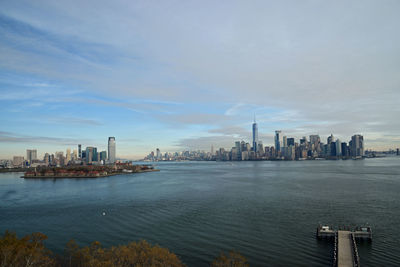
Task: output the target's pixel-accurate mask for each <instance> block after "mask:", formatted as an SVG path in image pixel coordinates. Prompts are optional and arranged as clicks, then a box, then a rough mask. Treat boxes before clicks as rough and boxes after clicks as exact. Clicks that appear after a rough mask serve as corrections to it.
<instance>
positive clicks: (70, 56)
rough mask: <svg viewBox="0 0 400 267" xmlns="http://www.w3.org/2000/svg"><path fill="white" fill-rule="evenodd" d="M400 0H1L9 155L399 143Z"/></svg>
mask: <svg viewBox="0 0 400 267" xmlns="http://www.w3.org/2000/svg"><path fill="white" fill-rule="evenodd" d="M399 12H400V1H397V0H393V1H391V0H383V1H382V0H375V1H370V0H362V1H361V0H360V1H351V0H350V1H349V0H346V1H340V0H339V1H319V0H315V1H307V0H304V1H297V0H292V1H288V0H282V1H188V0H185V1H183V0H182V1H169V0H166V1H151V0H146V1H128V0H127V1H121V0H117V1H115V0H114V1H103V0H96V1H81V0H80V1H75V0H70V1H51V0H48V1H42V0H35V1H24V0H19V1H15V0H0V112H1V116H0V158H12V156H15V155H21V156H24V155H26V149H37V150H38V154H39V156H42V155H44V153H45V152H49V153H54V152H55V151H65V150H66V149H67V148H72V149H74V148H76V147H77V144H82V146H83V147H86V146H97V147H98V148H99V149H100V150H102V149H104V150H105V149H106V147H107V140H108V137H109V136H115V137H116V144H117V157H119V158H126V159H139V158H143V157H144V156H145V155H147V154H148V153H149V152H150V151H152V150H155V149H156V148H160V150H161V151H162V152H165V151H170V152H174V151H182V150H186V149H190V150H206V151H209V150H210V149H211V145H213V146H214V147H215V148H219V147H225V148H230V147H232V146H233V142H234V141H235V140H245V141H249V142H250V141H251V124H252V123H253V118H254V115H256V120H257V123H258V127H259V138H260V140H261V141H262V142H263V144H264V145H272V144H273V133H274V131H275V130H282V132H283V134H284V135H287V136H292V137H295V138H297V139H298V138H300V137H302V136H309V135H310V134H319V135H320V136H321V138H322V139H323V141H325V140H326V139H325V138H326V137H327V136H328V135H330V134H331V133H332V134H333V135H334V136H335V137H337V138H340V140H341V141H348V140H350V138H351V135H354V134H362V135H364V140H365V141H364V142H365V146H366V148H369V149H377V150H383V149H388V148H396V147H400V135H399V133H400V120H399V118H398V116H399V115H400V105H399V103H400V51H399V47H400V34H399V28H400V16H399V15H398V14H399Z"/></svg>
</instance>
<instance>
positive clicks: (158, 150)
mask: <svg viewBox="0 0 400 267" xmlns="http://www.w3.org/2000/svg"><path fill="white" fill-rule="evenodd" d="M156 159H157V160H161V152H160V149H159V148H157V149H156Z"/></svg>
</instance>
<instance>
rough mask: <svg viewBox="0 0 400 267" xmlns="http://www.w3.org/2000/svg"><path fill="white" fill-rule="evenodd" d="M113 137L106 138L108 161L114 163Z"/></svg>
mask: <svg viewBox="0 0 400 267" xmlns="http://www.w3.org/2000/svg"><path fill="white" fill-rule="evenodd" d="M115 157H116V152H115V137H108V161H109V162H110V163H115Z"/></svg>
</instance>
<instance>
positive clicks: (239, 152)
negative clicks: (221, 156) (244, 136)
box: [232, 141, 242, 160]
mask: <svg viewBox="0 0 400 267" xmlns="http://www.w3.org/2000/svg"><path fill="white" fill-rule="evenodd" d="M235 148H236V150H235V151H236V155H235V157H236V158H237V160H241V159H242V147H241V145H240V141H236V142H235ZM232 154H233V152H232ZM233 156H234V155H232V157H233Z"/></svg>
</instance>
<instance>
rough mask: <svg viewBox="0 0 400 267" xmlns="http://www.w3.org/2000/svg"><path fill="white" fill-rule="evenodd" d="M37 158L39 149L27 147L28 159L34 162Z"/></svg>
mask: <svg viewBox="0 0 400 267" xmlns="http://www.w3.org/2000/svg"><path fill="white" fill-rule="evenodd" d="M36 159H37V150H36V149H27V150H26V160H27V161H28V162H29V164H30V163H32V161H33V160H36Z"/></svg>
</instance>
